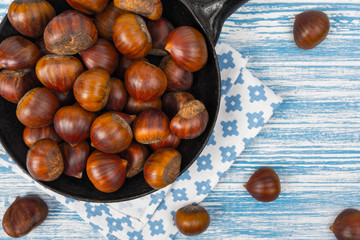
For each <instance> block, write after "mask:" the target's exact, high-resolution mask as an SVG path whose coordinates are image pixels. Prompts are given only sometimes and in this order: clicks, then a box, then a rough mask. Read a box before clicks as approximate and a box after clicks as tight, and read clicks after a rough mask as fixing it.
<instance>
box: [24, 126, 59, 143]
mask: <svg viewBox="0 0 360 240" xmlns="http://www.w3.org/2000/svg"><path fill="white" fill-rule="evenodd" d="M44 138H50V139H51V140H53V141H54V142H56V143H60V142H61V141H62V139H61V138H60V137H59V135H58V134H57V133H56V131H55V128H54V125H49V126H46V127H41V128H30V127H26V128H25V129H24V131H23V140H24V142H25V144H26V146H28V147H31V146H32V145H33V144H34V143H36V142H37V141H39V140H40V139H44Z"/></svg>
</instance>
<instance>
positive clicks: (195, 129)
mask: <svg viewBox="0 0 360 240" xmlns="http://www.w3.org/2000/svg"><path fill="white" fill-rule="evenodd" d="M208 121H209V114H208V111H207V110H206V108H205V106H204V104H203V103H202V102H200V101H199V100H191V101H188V102H186V103H184V104H183V105H182V107H181V108H180V110H179V112H178V113H177V114H176V115H175V117H174V118H173V119H171V122H170V130H171V132H172V133H173V134H174V135H176V136H178V137H179V138H181V139H193V138H196V137H198V136H200V135H201V134H202V133H203V132H204V131H205V129H206V125H207V123H208Z"/></svg>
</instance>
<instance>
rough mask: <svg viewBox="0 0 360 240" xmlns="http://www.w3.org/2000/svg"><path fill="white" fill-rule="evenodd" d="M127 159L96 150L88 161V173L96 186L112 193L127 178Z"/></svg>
mask: <svg viewBox="0 0 360 240" xmlns="http://www.w3.org/2000/svg"><path fill="white" fill-rule="evenodd" d="M126 165H127V161H126V160H123V159H121V158H120V157H119V156H118V155H116V154H109V153H103V152H100V151H95V152H93V153H92V154H90V156H89V158H88V160H87V163H86V173H87V175H88V177H89V179H90V181H91V182H92V183H93V184H94V186H95V188H96V189H98V190H100V191H102V192H105V193H111V192H115V191H116V190H118V189H119V188H120V187H121V186H122V185H123V184H124V181H125V178H126Z"/></svg>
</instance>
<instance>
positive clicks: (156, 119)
mask: <svg viewBox="0 0 360 240" xmlns="http://www.w3.org/2000/svg"><path fill="white" fill-rule="evenodd" d="M133 131H134V137H135V139H136V141H138V142H139V143H143V144H150V143H156V142H160V141H163V140H165V139H166V138H167V136H168V135H169V134H170V129H169V118H168V117H167V116H166V114H165V113H163V112H162V111H161V110H159V109H156V108H149V109H146V110H144V111H143V112H141V113H140V114H139V115H138V116H137V117H136V119H135V121H134V123H133Z"/></svg>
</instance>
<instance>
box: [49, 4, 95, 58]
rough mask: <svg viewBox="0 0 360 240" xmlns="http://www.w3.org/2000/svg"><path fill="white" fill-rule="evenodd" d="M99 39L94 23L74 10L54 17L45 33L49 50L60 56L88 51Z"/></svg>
mask: <svg viewBox="0 0 360 240" xmlns="http://www.w3.org/2000/svg"><path fill="white" fill-rule="evenodd" d="M97 37H98V33H97V30H96V27H95V24H94V23H93V21H92V20H91V19H90V18H89V17H87V16H85V15H84V14H82V13H80V12H78V11H74V10H68V11H65V12H63V13H60V14H59V15H57V16H56V17H54V18H53V19H52V20H51V21H50V22H49V24H48V25H47V26H46V28H45V31H44V41H45V46H46V48H47V50H49V51H50V52H51V53H55V54H58V55H74V54H76V53H79V52H81V51H82V50H85V49H88V48H89V47H91V46H92V45H94V44H95V42H96V40H97Z"/></svg>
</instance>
